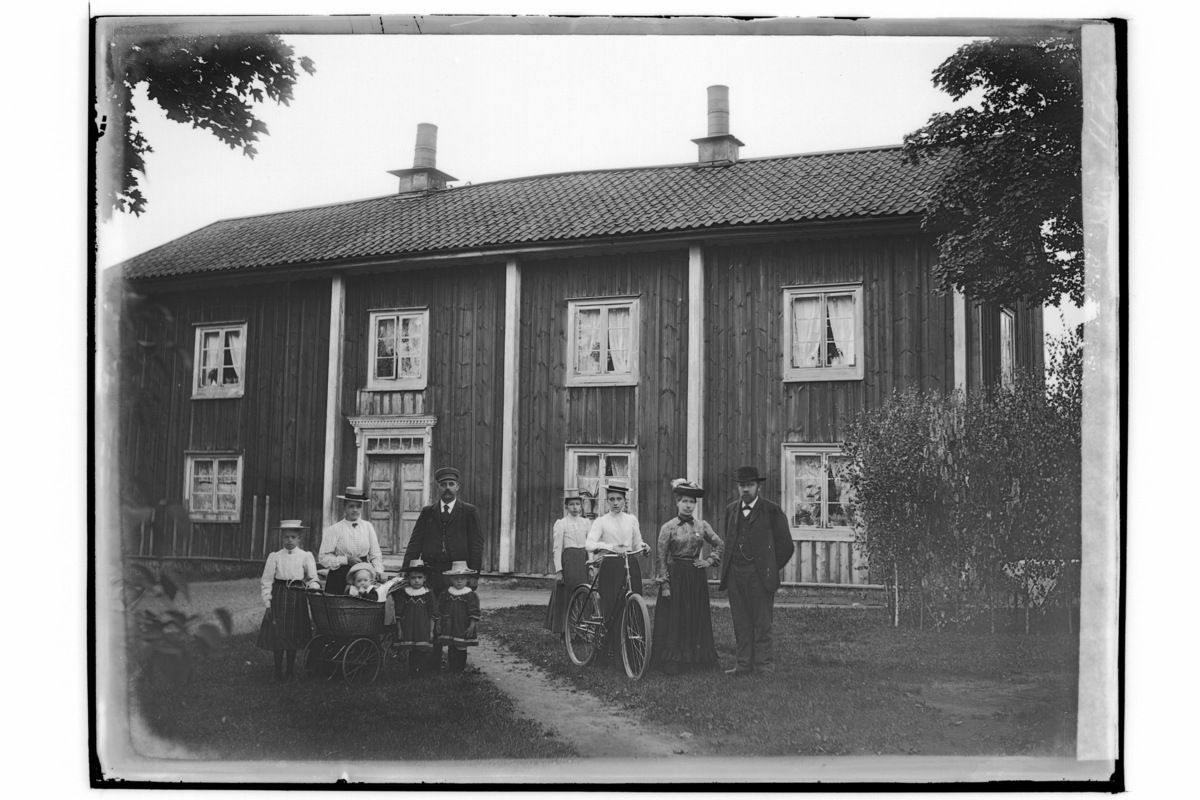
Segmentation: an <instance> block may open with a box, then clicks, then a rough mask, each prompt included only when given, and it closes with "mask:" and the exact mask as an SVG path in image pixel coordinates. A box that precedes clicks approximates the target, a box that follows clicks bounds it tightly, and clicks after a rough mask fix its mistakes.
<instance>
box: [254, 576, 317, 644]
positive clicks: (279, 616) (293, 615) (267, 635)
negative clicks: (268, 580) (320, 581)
mask: <svg viewBox="0 0 1200 800" xmlns="http://www.w3.org/2000/svg"><path fill="white" fill-rule="evenodd" d="M287 583H288V582H287V581H282V580H277V581H275V583H274V584H273V585H272V586H271V616H270V618H268V617H267V615H266V614H263V621H262V625H261V626H260V627H259V629H258V648H259V649H260V650H302V649H303V648H304V646H305V645H306V644H308V640H309V639H311V638H312V623H311V622H310V621H309V618H308V597H307V596H305V594H304V592H301V591H289V590H288V588H287Z"/></svg>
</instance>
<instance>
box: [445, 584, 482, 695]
mask: <svg viewBox="0 0 1200 800" xmlns="http://www.w3.org/2000/svg"><path fill="white" fill-rule="evenodd" d="M442 574H443V575H445V576H446V577H447V578H449V579H450V584H451V585H450V586H449V587H447V588H446V591H444V592H442V597H441V600H440V602H439V604H438V605H439V608H438V611H439V613H440V615H441V619H440V620H439V622H438V642H439V643H440V644H442V645H445V646H446V648H447V649H448V650H449V652H448V653H447V655H446V665H447V667H448V668H449V670H450V672H462V671H463V670H464V669H466V667H467V648H468V647H475V646H477V645H478V644H479V639H478V638H477V636H476V629H477V627H478V624H479V618H480V616H481V615H480V613H479V595H477V594H475V592H474V591H473V590H472V589H471V587H470V586H468V585H467V580H468V579H469V578H470V577H471V576H472V575H477V574H478V573H477V572H476V571H475V570H473V569H471V568H469V567H468V566H467V562H466V561H455V562H454V563H453V565H452V566H451V567H450V569H448V570H446V571H445V572H443V573H442Z"/></svg>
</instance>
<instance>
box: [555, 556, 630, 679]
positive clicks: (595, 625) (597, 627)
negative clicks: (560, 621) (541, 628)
mask: <svg viewBox="0 0 1200 800" xmlns="http://www.w3.org/2000/svg"><path fill="white" fill-rule="evenodd" d="M648 549H649V548H643V550H642V552H646V551H647V550H648ZM633 555H637V554H636V553H608V554H605V555H604V556H601V560H603V559H606V558H621V559H624V563H625V581H624V583H623V584H622V586H621V588H622V589H624V591H625V601H624V602H623V603H620V604H618V605H617V606H616V609H615V611H614V613H613V619H610V620H605V619H604V617H603V615H602V614H601V613H600V571H599V570H596V574H595V576H593V578H592V582H591V584H586V583H581V584H579V585H578V586H577V587H575V590H574V591H573V592H571V598H570V600H568V601H567V612H566V620H565V629H566V632H567V635H566V637H565V641H566V646H567V657H568V658H570V659H571V661H572V663H574V664H576V665H577V666H580V667H585V666H587V665H589V664H591V663H592V662H593V661H595V660H596V657H597V656H598V655H599V654H600V652H601V651H602V650H603V649H604V647H605V646H606V643H607V637H608V635H609V632H610V631H611V630H613V628H615V630H616V632H617V635H618V637H619V639H618V649H619V650H620V651H621V663H622V665H623V666H624V668H625V674H626V675H628V676H629V678H630V679H631V680H635V681H636V680H639V679H640V678H641V677H642V675H644V674H645V673H646V665H647V663H648V662H649V660H650V635H651V631H650V608H649V607H648V606H647V605H646V601H645V599H644V598H643V597H642V596H641V595H640V594H635V593H634V592H633V590H632V582H633V581H632V576H631V575H630V572H629V557H630V556H633Z"/></svg>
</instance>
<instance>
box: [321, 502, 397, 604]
mask: <svg viewBox="0 0 1200 800" xmlns="http://www.w3.org/2000/svg"><path fill="white" fill-rule="evenodd" d="M338 499H339V500H341V501H342V505H343V511H342V513H343V515H344V516H343V517H342V519H340V520H338V521H337V522H335V523H334V524H332V525H330V526H329V527H328V528H326V529H325V531H324V532H323V534H322V536H321V549H320V551H319V552H318V554H317V561H319V562H320V564H321V566H322V567H324V568H325V569H327V570H329V575H328V576H327V577H326V578H325V591H326V592H328V593H329V594H345V592H346V585H347V581H348V580H349V575H350V568H351V567H353V566H354V565H355V564H359V563H364V562H365V563H367V564H370V565H371V568H372V569H374V570H375V574H376V575H378V576H380V577H382V576H383V551H381V550H380V549H379V535H378V534H377V533H375V526H374V525H372V524H371V523H370V522H367V521H366V520H365V519H362V510H363V503H365V502H367V493H366V492H364V491H363V490H362V489H359V488H358V487H355V486H351V487H350V488H348V489H346V493H345V494H339V495H338Z"/></svg>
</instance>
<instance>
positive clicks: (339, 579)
mask: <svg viewBox="0 0 1200 800" xmlns="http://www.w3.org/2000/svg"><path fill="white" fill-rule="evenodd" d="M349 575H350V565H349V564H342V565H341V566H340V567H338V568H337V569H331V570H329V573H328V574H327V575H326V576H325V594H345V593H346V586H347V583H346V578H347V577H348V576H349Z"/></svg>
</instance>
